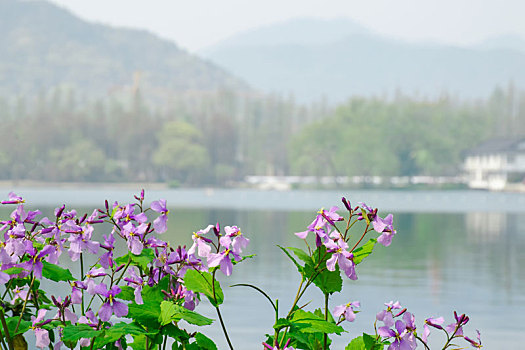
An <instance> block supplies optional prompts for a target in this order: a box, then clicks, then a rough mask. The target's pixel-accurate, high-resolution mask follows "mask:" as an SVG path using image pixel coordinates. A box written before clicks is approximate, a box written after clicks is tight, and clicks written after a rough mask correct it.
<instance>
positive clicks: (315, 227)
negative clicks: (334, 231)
mask: <svg viewBox="0 0 525 350" xmlns="http://www.w3.org/2000/svg"><path fill="white" fill-rule="evenodd" d="M337 210H339V208H338V207H335V206H334V207H332V208H330V210H329V211H326V210H324V208H321V209H320V210H319V211H318V212H317V216H316V217H315V219H314V221H312V223H311V224H310V225H309V226H308V227H307V230H306V231H303V232H297V233H296V234H295V235H296V236H297V237H299V238H301V239H306V237H307V236H308V233H309V232H313V233H315V234H316V235H317V237H316V244H317V246H320V245H321V243H322V242H326V241H327V240H328V231H329V230H330V228H329V224H330V225H334V221H341V220H343V217H341V216H340V215H339V214H337V213H336V211H337ZM328 220H330V222H329V221H328Z"/></svg>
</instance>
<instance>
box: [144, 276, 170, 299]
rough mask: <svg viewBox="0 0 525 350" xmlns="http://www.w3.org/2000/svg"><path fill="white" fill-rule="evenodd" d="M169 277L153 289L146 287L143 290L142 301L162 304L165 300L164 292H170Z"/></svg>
mask: <svg viewBox="0 0 525 350" xmlns="http://www.w3.org/2000/svg"><path fill="white" fill-rule="evenodd" d="M169 279H170V277H169V276H166V277H164V278H163V279H161V280H160V281H159V283H158V284H155V285H153V286H152V287H150V286H148V285H145V286H144V287H143V288H142V299H144V300H149V301H156V302H157V303H158V304H160V303H161V302H162V301H163V300H164V293H162V290H169Z"/></svg>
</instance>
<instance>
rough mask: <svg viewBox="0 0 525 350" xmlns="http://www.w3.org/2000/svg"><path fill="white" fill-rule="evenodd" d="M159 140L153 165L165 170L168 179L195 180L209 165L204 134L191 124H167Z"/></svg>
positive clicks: (180, 122) (178, 122) (179, 122)
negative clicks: (203, 142)
mask: <svg viewBox="0 0 525 350" xmlns="http://www.w3.org/2000/svg"><path fill="white" fill-rule="evenodd" d="M158 140H159V148H158V150H157V151H156V152H155V154H154V155H153V163H154V164H155V165H158V166H161V167H163V168H164V169H165V171H166V174H167V178H168V179H177V180H181V181H189V180H190V179H195V178H196V177H198V175H199V172H201V171H203V170H204V169H205V168H206V167H207V166H208V164H209V154H208V151H207V149H206V148H205V147H204V146H203V145H202V134H201V132H200V131H199V130H198V129H197V128H196V127H194V126H193V125H191V124H189V123H186V122H182V121H176V122H175V121H174V122H169V123H167V124H166V125H165V126H164V128H163V129H162V130H161V131H160V133H159V136H158Z"/></svg>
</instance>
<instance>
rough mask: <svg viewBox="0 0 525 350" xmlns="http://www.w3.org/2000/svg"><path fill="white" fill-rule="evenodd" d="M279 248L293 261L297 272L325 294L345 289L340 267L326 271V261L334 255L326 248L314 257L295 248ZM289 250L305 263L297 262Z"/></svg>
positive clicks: (317, 251) (319, 250)
mask: <svg viewBox="0 0 525 350" xmlns="http://www.w3.org/2000/svg"><path fill="white" fill-rule="evenodd" d="M279 248H280V249H281V250H282V251H283V252H284V253H285V254H286V256H288V258H290V260H292V262H293V263H294V265H295V266H296V267H297V270H298V271H299V272H300V273H301V275H302V276H303V278H304V279H305V280H311V281H312V282H313V283H314V284H315V285H316V286H317V287H319V289H320V290H321V291H322V292H323V293H325V294H331V293H335V292H340V291H341V290H342V288H343V279H342V278H341V273H340V271H339V267H336V269H335V270H334V271H328V270H327V269H326V261H327V260H328V259H329V258H330V256H331V254H332V253H327V252H326V248H325V247H324V246H321V247H319V248H318V249H317V250H316V251H315V252H313V254H312V256H311V257H310V255H308V254H307V253H306V252H305V251H303V250H302V249H299V248H295V247H287V248H283V247H281V246H279ZM288 250H290V251H292V252H293V253H294V254H295V255H296V256H297V257H298V258H299V259H300V260H302V261H303V262H304V265H301V264H299V263H298V262H297V260H296V259H295V258H294V257H292V256H291V255H290V253H289V252H288Z"/></svg>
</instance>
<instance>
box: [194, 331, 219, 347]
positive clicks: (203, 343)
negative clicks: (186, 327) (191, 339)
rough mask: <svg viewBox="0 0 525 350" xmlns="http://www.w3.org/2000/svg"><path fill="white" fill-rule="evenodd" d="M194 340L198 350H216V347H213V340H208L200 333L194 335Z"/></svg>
mask: <svg viewBox="0 0 525 350" xmlns="http://www.w3.org/2000/svg"><path fill="white" fill-rule="evenodd" d="M195 340H196V341H197V345H198V346H199V348H200V349H203V350H217V345H215V343H214V342H213V340H211V339H210V338H208V337H207V336H205V335H204V334H202V333H197V334H195Z"/></svg>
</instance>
